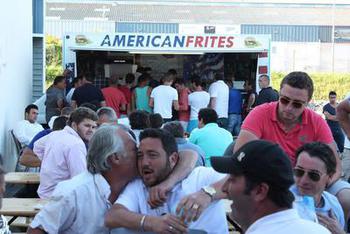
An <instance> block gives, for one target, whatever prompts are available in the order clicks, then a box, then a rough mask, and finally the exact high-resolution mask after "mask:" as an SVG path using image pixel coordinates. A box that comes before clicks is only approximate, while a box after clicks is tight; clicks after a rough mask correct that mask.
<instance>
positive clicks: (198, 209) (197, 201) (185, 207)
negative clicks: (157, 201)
mask: <svg viewBox="0 0 350 234" xmlns="http://www.w3.org/2000/svg"><path fill="white" fill-rule="evenodd" d="M210 203H211V197H210V196H209V195H208V194H206V193H205V192H203V191H202V190H200V191H198V192H196V193H192V194H190V195H188V196H186V197H184V198H182V199H181V201H180V202H179V204H178V205H177V208H176V214H177V215H178V216H180V218H181V220H184V221H185V222H192V221H196V220H197V219H198V218H199V216H200V215H201V214H202V212H203V211H204V210H205V209H206V208H207V207H208V206H209V205H210Z"/></svg>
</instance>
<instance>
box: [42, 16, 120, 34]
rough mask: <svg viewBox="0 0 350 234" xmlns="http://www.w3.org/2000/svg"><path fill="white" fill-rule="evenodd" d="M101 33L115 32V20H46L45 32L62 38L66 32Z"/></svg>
mask: <svg viewBox="0 0 350 234" xmlns="http://www.w3.org/2000/svg"><path fill="white" fill-rule="evenodd" d="M71 32H76V33H100V32H115V22H111V21H83V20H50V19H46V21H45V34H48V35H53V36H56V37H59V38H62V36H63V35H65V34H66V33H71Z"/></svg>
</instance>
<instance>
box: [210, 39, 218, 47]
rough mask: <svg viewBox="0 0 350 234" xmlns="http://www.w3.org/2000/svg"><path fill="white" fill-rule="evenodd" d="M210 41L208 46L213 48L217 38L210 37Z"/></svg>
mask: <svg viewBox="0 0 350 234" xmlns="http://www.w3.org/2000/svg"><path fill="white" fill-rule="evenodd" d="M210 39H211V45H210V47H214V46H215V41H216V39H218V37H216V36H212V37H210Z"/></svg>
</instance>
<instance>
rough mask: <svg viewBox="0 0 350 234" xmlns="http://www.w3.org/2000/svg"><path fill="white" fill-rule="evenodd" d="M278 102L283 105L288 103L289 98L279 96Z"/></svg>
mask: <svg viewBox="0 0 350 234" xmlns="http://www.w3.org/2000/svg"><path fill="white" fill-rule="evenodd" d="M280 102H281V103H282V104H283V105H288V103H289V100H288V99H287V98H284V97H281V98H280Z"/></svg>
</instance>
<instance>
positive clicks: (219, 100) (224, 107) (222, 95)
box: [209, 80, 229, 118]
mask: <svg viewBox="0 0 350 234" xmlns="http://www.w3.org/2000/svg"><path fill="white" fill-rule="evenodd" d="M209 94H210V97H211V98H216V106H215V111H216V113H217V114H218V117H219V118H227V117H228V98H229V88H228V86H227V84H225V82H224V81H222V80H218V81H216V82H214V83H212V84H211V85H210V87H209Z"/></svg>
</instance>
